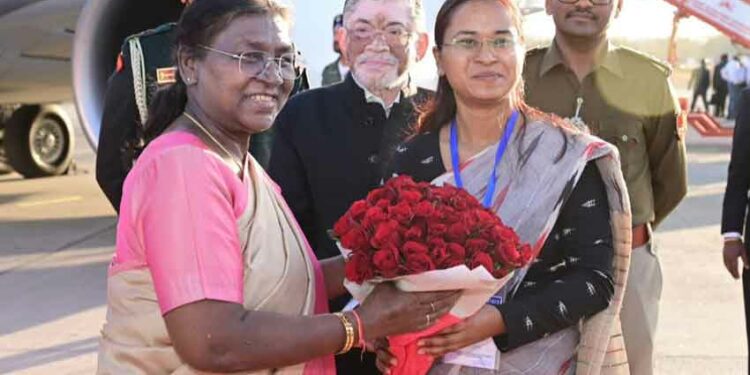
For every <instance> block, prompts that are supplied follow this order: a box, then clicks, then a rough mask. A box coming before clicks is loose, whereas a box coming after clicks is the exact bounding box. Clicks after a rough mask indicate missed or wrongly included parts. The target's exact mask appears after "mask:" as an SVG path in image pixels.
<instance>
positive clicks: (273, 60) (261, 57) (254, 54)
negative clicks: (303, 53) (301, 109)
mask: <svg viewBox="0 0 750 375" xmlns="http://www.w3.org/2000/svg"><path fill="white" fill-rule="evenodd" d="M199 47H200V48H202V49H204V50H206V51H210V52H215V53H218V54H220V55H224V56H227V57H231V58H232V59H235V60H237V66H238V69H239V71H240V73H242V74H244V75H246V76H248V77H258V76H260V75H262V74H263V73H265V72H266V70H267V69H268V67H269V66H271V65H274V66H275V67H276V71H277V72H278V74H279V77H281V78H282V79H285V80H295V79H297V78H298V77H299V75H300V73H299V71H300V70H301V69H299V70H298V69H297V67H298V66H299V65H301V64H302V61H301V57H300V56H298V55H297V54H296V53H293V52H290V53H285V54H283V55H281V56H280V57H273V56H271V55H269V54H268V53H265V52H260V51H250V52H243V53H240V54H235V53H231V52H226V51H222V50H220V49H216V48H212V47H207V46H199Z"/></svg>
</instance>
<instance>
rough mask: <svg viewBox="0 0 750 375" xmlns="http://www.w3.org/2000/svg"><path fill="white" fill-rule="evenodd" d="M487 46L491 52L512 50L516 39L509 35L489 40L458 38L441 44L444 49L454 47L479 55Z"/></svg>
mask: <svg viewBox="0 0 750 375" xmlns="http://www.w3.org/2000/svg"><path fill="white" fill-rule="evenodd" d="M485 44H486V45H488V46H489V47H490V49H491V50H492V51H493V52H496V51H501V50H506V49H509V48H513V47H514V46H515V45H516V38H515V37H514V36H511V35H507V36H498V37H496V38H490V39H484V40H481V39H478V38H472V37H458V38H455V39H453V40H451V41H450V42H449V43H443V46H446V47H455V48H456V49H458V50H461V51H464V52H468V53H479V51H481V50H482V47H483V46H484V45H485Z"/></svg>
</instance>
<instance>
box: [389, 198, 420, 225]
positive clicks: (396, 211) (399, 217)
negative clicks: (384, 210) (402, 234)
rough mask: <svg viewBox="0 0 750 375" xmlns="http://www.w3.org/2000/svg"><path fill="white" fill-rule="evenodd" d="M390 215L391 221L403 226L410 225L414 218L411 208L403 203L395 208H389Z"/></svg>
mask: <svg viewBox="0 0 750 375" xmlns="http://www.w3.org/2000/svg"><path fill="white" fill-rule="evenodd" d="M388 215H389V216H390V218H391V219H394V220H396V221H398V222H399V223H401V224H408V223H409V222H410V221H411V219H412V217H414V213H413V212H412V210H411V206H409V204H408V203H406V202H403V201H402V202H400V203H399V204H397V205H395V206H390V207H388Z"/></svg>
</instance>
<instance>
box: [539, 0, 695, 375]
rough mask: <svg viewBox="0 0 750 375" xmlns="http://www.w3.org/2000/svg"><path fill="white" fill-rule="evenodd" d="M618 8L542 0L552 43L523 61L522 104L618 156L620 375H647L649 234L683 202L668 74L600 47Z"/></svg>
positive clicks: (652, 293)
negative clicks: (622, 265)
mask: <svg viewBox="0 0 750 375" xmlns="http://www.w3.org/2000/svg"><path fill="white" fill-rule="evenodd" d="M624 3H626V2H624V1H623V0H548V1H547V2H546V8H547V13H548V14H550V15H552V18H553V20H554V23H555V38H554V40H553V42H552V44H551V45H550V46H549V47H545V48H538V49H533V50H531V51H530V52H529V53H528V55H527V57H526V65H525V67H524V80H525V81H526V100H527V102H528V103H529V105H531V106H533V107H536V108H539V109H540V110H542V111H545V112H550V113H554V114H557V115H559V116H561V117H566V118H570V119H571V120H572V122H573V123H575V124H578V125H579V126H581V127H582V128H586V127H587V128H589V129H590V130H591V132H592V133H593V134H594V135H596V136H598V137H600V138H602V139H604V140H605V141H607V142H610V143H611V144H613V145H615V146H617V149H618V150H619V152H620V159H621V164H622V172H623V175H624V176H625V182H626V183H627V187H628V193H629V195H630V205H631V208H632V212H633V215H632V246H633V252H632V255H631V265H630V273H629V275H628V283H627V288H626V289H625V300H624V301H623V305H622V312H621V318H622V329H623V337H624V339H625V347H626V350H627V355H628V362H629V363H630V373H632V374H638V375H650V374H652V373H653V371H654V370H653V366H654V343H655V340H656V327H657V322H658V316H659V300H660V298H661V290H662V272H661V265H660V262H659V258H658V256H657V253H656V247H655V246H654V243H653V238H652V233H653V230H654V228H656V227H657V226H658V225H659V224H660V223H661V222H662V221H664V219H665V218H666V217H667V215H669V213H670V212H672V210H674V209H675V208H676V207H677V205H678V204H679V203H680V201H682V199H683V198H684V197H685V195H686V194H687V158H686V151H685V142H684V135H685V131H686V127H685V125H686V124H685V119H684V116H681V115H680V109H679V105H678V103H677V100H676V98H675V95H674V91H673V88H672V84H671V82H670V79H669V76H670V74H671V69H670V68H669V67H668V66H667V65H665V64H663V63H661V62H659V61H657V60H655V59H653V58H651V57H649V56H645V55H644V54H642V53H640V52H637V51H634V50H632V49H629V48H625V47H620V46H617V45H615V44H614V43H612V42H611V41H610V39H609V36H608V30H609V28H610V26H611V25H612V24H613V22H614V21H615V19H616V18H617V16H618V15H619V14H620V11H621V9H622V6H623V4H624Z"/></svg>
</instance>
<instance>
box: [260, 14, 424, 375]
mask: <svg viewBox="0 0 750 375" xmlns="http://www.w3.org/2000/svg"><path fill="white" fill-rule="evenodd" d="M343 18H344V26H343V29H342V35H341V37H340V38H341V39H340V41H341V43H340V44H339V46H340V47H341V49H342V51H343V55H344V56H345V59H346V61H348V62H349V68H350V69H351V71H350V73H349V75H347V77H346V79H344V81H343V82H340V83H337V84H334V85H331V86H328V87H321V88H317V89H314V90H310V91H307V92H305V93H304V94H302V95H298V96H296V97H294V98H292V99H291V100H290V101H289V103H287V105H286V106H285V107H284V109H283V110H282V111H281V113H280V114H279V116H278V118H277V119H276V124H275V125H274V132H275V134H276V138H275V140H274V145H273V150H272V155H271V164H270V168H269V174H270V175H271V177H272V178H273V179H274V181H276V182H277V183H278V184H279V187H280V188H281V191H282V194H283V195H284V198H286V201H287V202H289V206H290V207H291V209H292V212H294V215H295V217H296V218H297V219H298V220H299V222H300V225H301V226H302V229H303V230H304V232H305V234H306V235H307V238H308V239H309V240H310V242H311V244H312V247H313V249H315V252H316V255H317V256H318V257H319V258H320V259H327V258H330V257H335V256H338V255H339V254H340V251H339V249H338V248H337V247H336V243H335V242H334V241H333V240H332V239H331V238H330V237H329V235H328V230H330V229H331V228H332V227H333V224H334V223H335V222H336V220H338V218H339V217H341V215H343V214H344V213H345V212H346V210H347V209H348V208H349V206H350V205H351V204H352V203H354V202H355V201H356V200H358V199H362V198H364V197H365V196H366V195H367V193H368V192H369V191H370V190H372V189H374V188H375V187H377V186H379V185H380V183H381V181H382V180H383V178H384V177H385V176H384V174H385V168H386V166H387V163H388V160H389V159H390V158H391V156H392V155H393V154H394V152H395V151H396V147H397V146H398V144H399V143H400V142H401V141H402V140H403V138H404V137H405V136H406V135H407V134H408V133H409V129H410V127H411V124H412V123H413V120H414V119H415V118H416V115H415V113H416V112H415V107H416V106H417V105H418V103H420V102H423V101H424V100H426V99H427V98H428V97H429V95H430V92H429V91H427V90H423V89H419V88H418V87H416V85H415V84H414V82H413V81H412V80H411V76H410V71H411V69H412V67H413V66H414V65H416V63H417V61H419V60H421V59H422V57H424V55H425V53H426V52H427V48H428V45H429V39H428V35H427V33H426V32H425V26H424V9H423V6H422V1H421V0H347V1H346V2H345V4H344V11H343ZM347 301H348V299H340V300H337V301H334V302H332V304H331V309H332V310H338V309H341V308H342V307H344V305H346V303H347ZM374 363H375V361H374V357H373V356H370V355H369V354H366V355H365V362H364V363H362V361H361V359H360V356H359V355H357V354H356V353H355V354H351V355H350V356H339V357H338V358H337V368H338V371H339V373H342V374H363V375H365V374H377V373H378V372H377V369H376V368H375V364H374Z"/></svg>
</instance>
